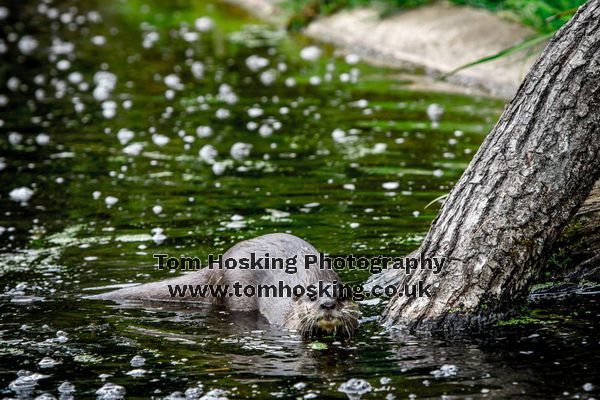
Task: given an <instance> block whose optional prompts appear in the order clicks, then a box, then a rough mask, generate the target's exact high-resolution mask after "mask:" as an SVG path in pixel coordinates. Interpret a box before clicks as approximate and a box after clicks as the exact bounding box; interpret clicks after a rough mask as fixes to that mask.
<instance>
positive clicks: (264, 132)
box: [258, 124, 273, 137]
mask: <svg viewBox="0 0 600 400" xmlns="http://www.w3.org/2000/svg"><path fill="white" fill-rule="evenodd" d="M258 134H259V135H260V136H262V137H269V136H271V135H272V134H273V128H271V127H270V126H269V125H267V124H264V125H261V126H260V128H259V129H258Z"/></svg>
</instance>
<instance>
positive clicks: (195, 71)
mask: <svg viewBox="0 0 600 400" xmlns="http://www.w3.org/2000/svg"><path fill="white" fill-rule="evenodd" d="M190 69H191V71H192V75H194V78H196V79H202V78H203V77H204V64H203V63H201V62H200V61H194V62H193V63H192V65H191V66H190Z"/></svg>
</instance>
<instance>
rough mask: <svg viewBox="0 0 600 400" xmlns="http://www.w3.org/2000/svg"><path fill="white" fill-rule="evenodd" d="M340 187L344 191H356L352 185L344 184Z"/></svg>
mask: <svg viewBox="0 0 600 400" xmlns="http://www.w3.org/2000/svg"><path fill="white" fill-rule="evenodd" d="M342 187H343V188H344V189H346V190H356V185H354V184H353V183H344V185H343V186H342Z"/></svg>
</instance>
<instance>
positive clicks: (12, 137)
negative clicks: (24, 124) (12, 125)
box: [8, 132, 23, 146]
mask: <svg viewBox="0 0 600 400" xmlns="http://www.w3.org/2000/svg"><path fill="white" fill-rule="evenodd" d="M21 141H23V135H21V134H20V133H19V132H11V133H9V134H8V142H9V143H10V144H12V145H13V146H16V145H18V144H19V143H21Z"/></svg>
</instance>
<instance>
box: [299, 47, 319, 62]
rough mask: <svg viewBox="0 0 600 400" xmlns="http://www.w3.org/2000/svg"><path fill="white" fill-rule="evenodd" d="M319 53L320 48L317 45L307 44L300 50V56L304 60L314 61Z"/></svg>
mask: <svg viewBox="0 0 600 400" xmlns="http://www.w3.org/2000/svg"><path fill="white" fill-rule="evenodd" d="M321 54H322V50H321V49H320V48H318V47H317V46H308V47H305V48H303V49H302V50H300V58H302V59H303V60H305V61H316V60H317V59H318V58H319V57H321Z"/></svg>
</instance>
